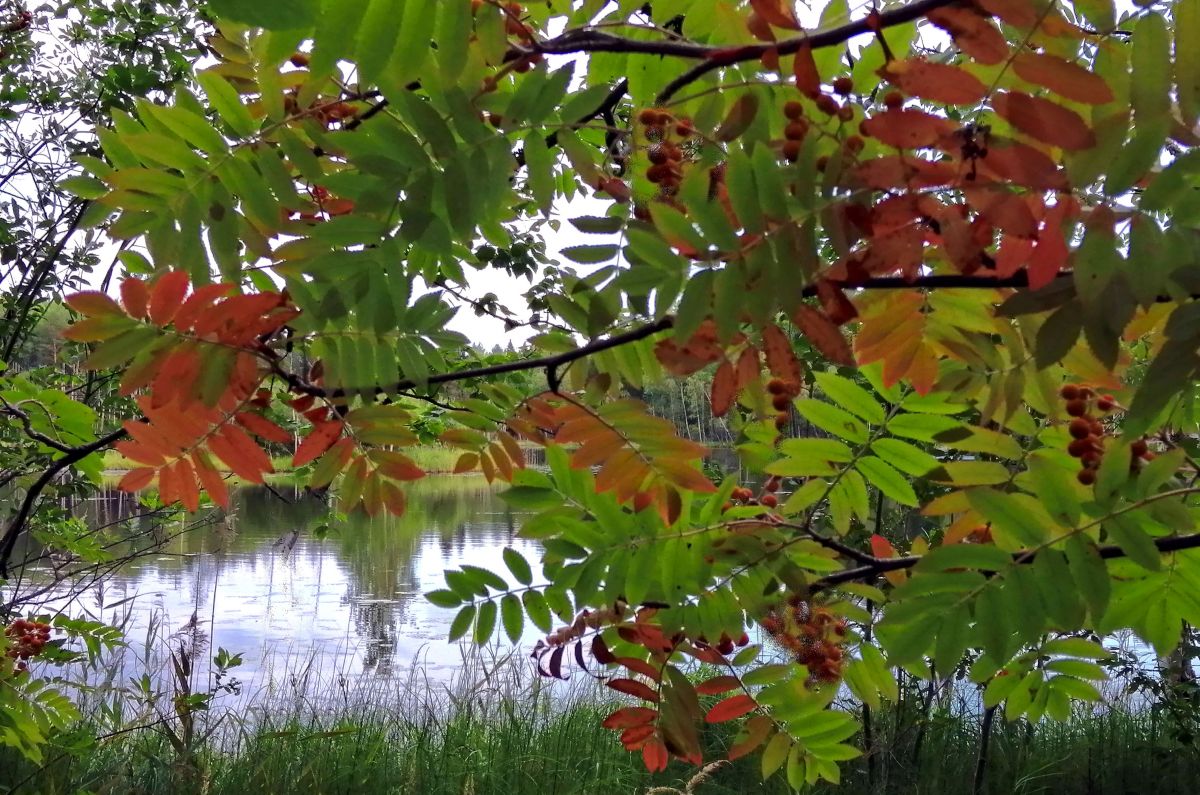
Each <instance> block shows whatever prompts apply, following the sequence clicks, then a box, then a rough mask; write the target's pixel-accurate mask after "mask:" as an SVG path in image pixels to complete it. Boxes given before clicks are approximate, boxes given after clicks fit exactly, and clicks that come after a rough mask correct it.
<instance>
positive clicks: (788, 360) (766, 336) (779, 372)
mask: <svg viewBox="0 0 1200 795" xmlns="http://www.w3.org/2000/svg"><path fill="white" fill-rule="evenodd" d="M762 337H763V340H762V341H763V354H764V355H765V357H766V360H767V368H768V369H769V370H770V371H771V374H772V375H774V376H776V377H777V378H781V379H783V380H784V381H786V382H788V383H789V384H795V385H797V386H799V385H800V384H802V383H804V371H803V370H801V368H800V360H799V359H797V358H796V352H795V351H794V350H792V343H791V341H790V340H789V339H788V338H787V335H786V334H784V333H783V332H782V331H780V329H779V326H776V325H775V324H774V323H771V324H769V325H767V326H765V327H764V328H763V330H762Z"/></svg>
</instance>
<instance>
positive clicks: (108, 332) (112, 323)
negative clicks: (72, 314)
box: [62, 314, 133, 342]
mask: <svg viewBox="0 0 1200 795" xmlns="http://www.w3.org/2000/svg"><path fill="white" fill-rule="evenodd" d="M132 323H133V321H131V320H130V319H129V318H127V317H125V315H124V314H121V315H100V316H97V317H89V318H87V319H86V320H81V321H79V322H78V323H72V324H71V325H70V326H69V327H68V328H66V329H65V330H64V331H63V332H62V337H63V339H67V340H71V341H73V342H101V341H103V340H107V339H110V338H112V337H115V336H117V335H118V334H121V333H122V332H125V331H128V330H129V329H130V328H132Z"/></svg>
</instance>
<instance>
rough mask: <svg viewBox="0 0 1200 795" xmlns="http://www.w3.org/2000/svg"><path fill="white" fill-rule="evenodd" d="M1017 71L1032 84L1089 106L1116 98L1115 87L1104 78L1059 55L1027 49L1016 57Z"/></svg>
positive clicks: (1014, 61) (1015, 66) (1015, 65)
mask: <svg viewBox="0 0 1200 795" xmlns="http://www.w3.org/2000/svg"><path fill="white" fill-rule="evenodd" d="M1013 71H1014V72H1016V73H1017V75H1018V76H1019V77H1020V78H1021V79H1022V80H1025V81H1027V82H1029V83H1033V84H1035V85H1039V86H1045V87H1046V88H1048V89H1050V90H1051V91H1053V92H1054V93H1055V94H1059V95H1061V96H1064V97H1066V98H1067V99H1072V100H1074V101H1076V102H1083V103H1086V104H1088V105H1103V104H1104V103H1106V102H1112V101H1113V92H1112V88H1110V87H1109V85H1108V83H1107V82H1106V81H1105V80H1104V78H1103V77H1101V76H1100V75H1098V74H1096V73H1095V72H1090V71H1088V70H1087V69H1084V68H1083V67H1082V66H1080V65H1079V64H1076V63H1072V62H1070V61H1068V60H1066V59H1063V58H1059V57H1058V56H1057V55H1049V54H1047V53H1039V52H1029V51H1025V52H1022V53H1020V54H1018V55H1017V57H1016V58H1015V59H1014V60H1013Z"/></svg>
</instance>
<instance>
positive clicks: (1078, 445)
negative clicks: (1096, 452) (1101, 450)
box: [1067, 437, 1093, 458]
mask: <svg viewBox="0 0 1200 795" xmlns="http://www.w3.org/2000/svg"><path fill="white" fill-rule="evenodd" d="M1092 450H1093V445H1092V441H1091V439H1089V438H1087V437H1084V438H1082V439H1074V440H1072V442H1071V443H1070V444H1069V445H1067V452H1068V453H1070V454H1071V455H1072V456H1073V457H1075V458H1082V457H1083V456H1084V455H1087V454H1088V453H1090V452H1092Z"/></svg>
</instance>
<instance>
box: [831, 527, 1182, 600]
mask: <svg viewBox="0 0 1200 795" xmlns="http://www.w3.org/2000/svg"><path fill="white" fill-rule="evenodd" d="M1154 546H1156V547H1157V548H1158V551H1159V552H1161V553H1163V554H1166V553H1168V552H1181V551H1183V550H1185V549H1196V548H1200V533H1193V534H1191V535H1186V536H1171V537H1170V538H1156V539H1155V540H1154ZM1096 551H1097V552H1099V554H1100V557H1101V558H1103V559H1105V560H1112V559H1114V558H1123V557H1126V554H1125V550H1123V549H1121V547H1118V546H1112V545H1110V546H1103V547H1098V548H1097V550H1096ZM1036 557H1037V554H1036V553H1034V552H1030V551H1028V550H1020V551H1017V552H1014V553H1012V558H1013V562H1014V563H1019V564H1027V563H1032V562H1033V561H1034V559H1035V558H1036ZM920 562H921V556H920V555H904V556H902V557H896V558H875V559H874V562H872V563H867V564H865V565H862V566H855V567H854V568H851V569H843V570H842V571H839V572H835V573H833V574H829V575H826V576H824V577H821V578H819V579H817V580H814V581H813V582H812V583H811V584H810V585H809V590H810V591H812V592H814V593H815V592H817V591H824V590H828V589H830V588H834V587H836V586H838V585H841V584H842V583H847V582H870V581H871V580H875V579H877V578H879V577H880V576H882V575H883V574H885V573H887V572H889V571H905V570H907V569H911V568H912V567H914V566H916V565H917V564H918V563H920Z"/></svg>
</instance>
